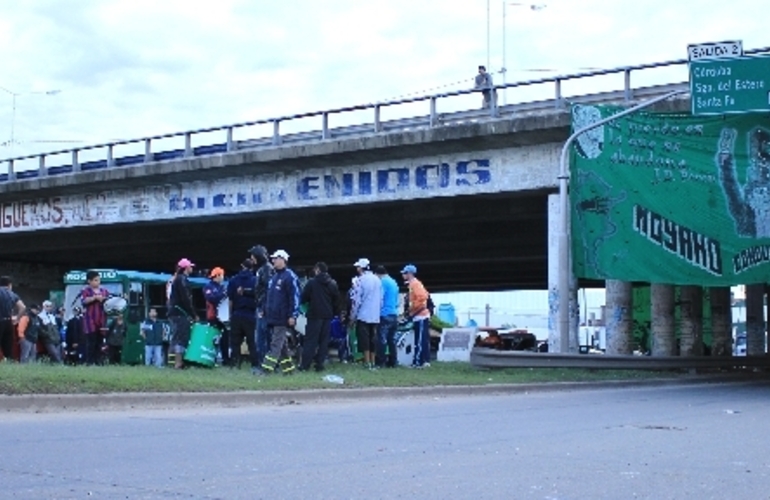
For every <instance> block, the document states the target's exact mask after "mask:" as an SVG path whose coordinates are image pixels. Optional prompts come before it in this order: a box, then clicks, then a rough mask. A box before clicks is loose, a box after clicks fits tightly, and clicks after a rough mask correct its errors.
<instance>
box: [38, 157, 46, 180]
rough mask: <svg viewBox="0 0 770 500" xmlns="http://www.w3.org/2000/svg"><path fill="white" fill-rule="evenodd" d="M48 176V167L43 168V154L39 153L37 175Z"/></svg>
mask: <svg viewBox="0 0 770 500" xmlns="http://www.w3.org/2000/svg"><path fill="white" fill-rule="evenodd" d="M46 176H48V169H46V168H45V155H40V167H39V173H38V177H46Z"/></svg>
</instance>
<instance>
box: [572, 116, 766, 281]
mask: <svg viewBox="0 0 770 500" xmlns="http://www.w3.org/2000/svg"><path fill="white" fill-rule="evenodd" d="M620 109H621V108H617V107H613V106H582V105H575V106H574V107H573V108H572V122H573V128H574V129H578V128H580V127H582V126H585V125H587V124H590V123H593V122H595V121H598V120H599V119H601V118H604V117H607V116H610V115H612V114H614V113H617V112H618V111H620ZM570 202H571V224H572V232H571V241H572V260H573V270H574V272H575V274H576V276H578V277H581V278H593V279H618V280H625V281H642V282H647V283H667V284H675V285H701V286H727V285H738V284H750V283H767V282H770V115H766V114H744V115H731V116H708V117H693V116H691V115H689V114H687V115H685V114H670V113H665V114H661V113H639V114H636V115H631V116H628V117H626V118H621V119H619V120H615V121H613V122H610V123H609V124H607V125H604V126H602V127H598V128H596V129H594V130H592V131H590V132H587V133H586V134H583V135H582V136H581V137H580V138H579V139H578V140H577V141H576V142H575V146H574V148H573V150H572V154H571V174H570Z"/></svg>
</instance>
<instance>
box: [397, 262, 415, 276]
mask: <svg viewBox="0 0 770 500" xmlns="http://www.w3.org/2000/svg"><path fill="white" fill-rule="evenodd" d="M401 274H417V268H416V267H415V266H414V265H413V264H407V265H405V266H404V268H403V269H402V270H401Z"/></svg>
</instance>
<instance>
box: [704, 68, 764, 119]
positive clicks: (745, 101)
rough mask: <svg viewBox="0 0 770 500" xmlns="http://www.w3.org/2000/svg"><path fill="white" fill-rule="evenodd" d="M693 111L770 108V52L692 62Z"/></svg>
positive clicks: (739, 111) (738, 111) (739, 110)
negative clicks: (766, 54) (769, 53)
mask: <svg viewBox="0 0 770 500" xmlns="http://www.w3.org/2000/svg"><path fill="white" fill-rule="evenodd" d="M690 95H691V101H692V114H693V115H721V114H726V113H747V112H751V111H770V56H755V57H741V58H736V59H714V60H704V61H692V62H691V63H690Z"/></svg>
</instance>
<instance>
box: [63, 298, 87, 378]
mask: <svg viewBox="0 0 770 500" xmlns="http://www.w3.org/2000/svg"><path fill="white" fill-rule="evenodd" d="M72 314H73V316H72V317H71V318H70V320H69V321H67V328H66V331H67V333H66V335H65V341H64V342H65V343H66V344H67V345H66V346H65V351H64V352H65V360H66V361H67V362H68V363H70V364H73V365H77V364H79V363H80V361H81V352H82V351H83V347H84V346H83V309H82V308H81V307H80V306H75V307H74V308H73V309H72Z"/></svg>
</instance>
